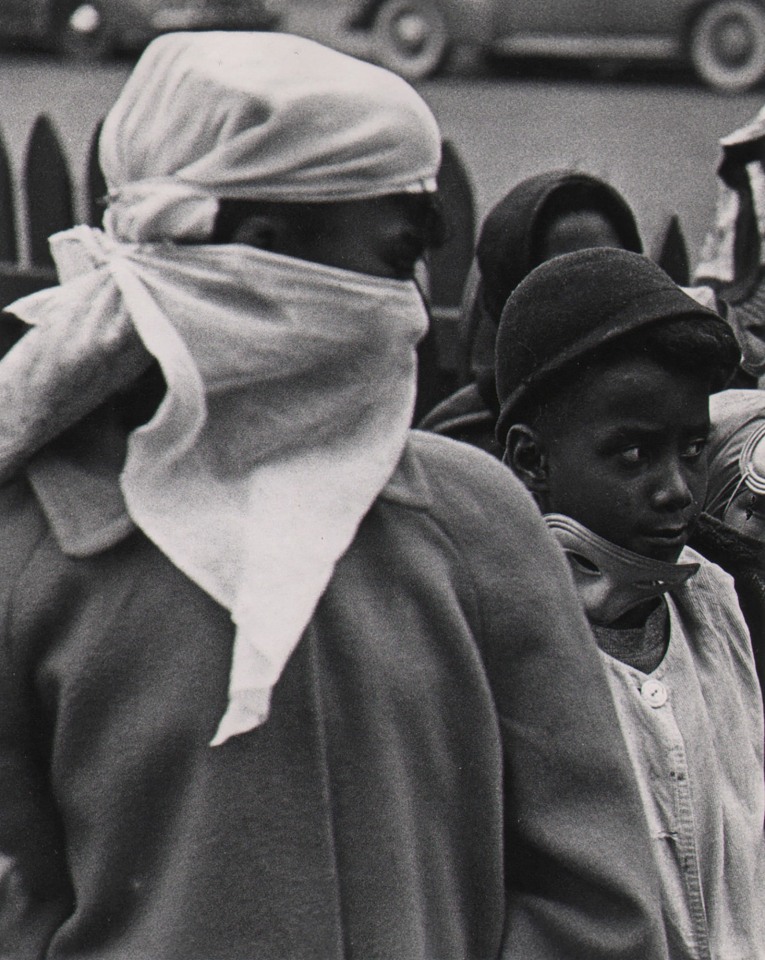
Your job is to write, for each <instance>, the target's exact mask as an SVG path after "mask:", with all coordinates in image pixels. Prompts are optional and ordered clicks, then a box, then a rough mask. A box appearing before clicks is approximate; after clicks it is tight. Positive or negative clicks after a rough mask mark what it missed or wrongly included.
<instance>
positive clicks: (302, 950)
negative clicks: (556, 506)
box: [0, 434, 662, 960]
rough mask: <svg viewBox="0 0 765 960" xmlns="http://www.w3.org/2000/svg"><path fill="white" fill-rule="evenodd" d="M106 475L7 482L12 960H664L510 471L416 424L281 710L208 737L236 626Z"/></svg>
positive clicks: (607, 753) (615, 744)
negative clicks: (165, 551)
mask: <svg viewBox="0 0 765 960" xmlns="http://www.w3.org/2000/svg"><path fill="white" fill-rule="evenodd" d="M97 479H98V478H96V477H88V476H82V477H81V478H80V479H79V480H78V481H77V482H76V483H75V484H73V485H71V486H69V487H68V488H67V487H66V484H64V483H63V482H62V483H61V484H60V485H58V486H57V487H55V488H52V489H51V490H49V491H48V494H47V495H43V494H41V493H39V491H38V495H35V494H34V493H33V492H32V490H31V488H30V486H29V485H28V483H27V482H26V480H19V481H17V482H13V483H11V484H9V485H6V486H5V487H3V488H0V514H1V515H2V523H0V610H1V613H2V624H3V633H2V638H1V641H2V646H0V657H1V662H0V864H2V867H0V876H1V877H2V889H1V890H0V957H2V958H4V960H8V958H11V960H32V958H34V960H41V958H46V960H96V958H97V960H341V958H344V960H345V958H356V960H468V958H476V960H478V958H481V960H483V958H492V957H497V956H499V955H500V952H501V950H502V944H503V941H504V940H505V938H507V942H508V944H509V946H507V948H506V949H507V953H506V954H505V955H506V956H511V957H516V958H519V960H520V958H522V960H541V958H546V960H553V958H554V960H562V958H572V960H573V958H582V960H584V958H587V960H599V958H602V960H606V958H608V960H626V958H632V960H646V958H654V957H660V956H661V955H662V947H661V940H662V934H661V931H660V929H659V926H660V925H659V921H658V919H657V918H654V916H653V911H654V910H655V909H656V906H655V901H654V890H653V887H652V879H651V876H650V870H651V868H650V862H649V860H648V856H649V851H648V850H647V847H646V844H645V843H644V840H643V832H644V829H645V828H644V826H643V821H642V817H641V813H640V805H639V800H638V797H637V793H636V790H635V788H634V786H633V785H632V777H631V773H630V766H629V761H628V758H627V755H626V752H625V750H624V747H623V743H622V741H621V739H620V736H619V734H618V733H617V731H618V724H617V721H616V717H615V713H614V708H613V705H612V701H611V699H610V695H609V692H608V687H607V683H606V679H605V676H604V674H603V671H602V669H601V667H600V665H599V661H598V654H597V651H596V649H595V646H594V641H592V639H591V636H590V635H589V633H588V631H587V628H586V626H585V624H584V621H583V619H582V617H581V614H580V613H579V610H578V604H577V601H576V600H575V598H574V594H573V590H572V586H571V584H570V582H569V579H568V572H567V569H566V567H565V564H564V561H563V559H562V557H561V555H560V554H559V553H558V552H557V550H556V548H555V547H554V545H553V544H552V543H551V540H550V538H549V536H548V535H547V532H546V530H545V528H544V524H543V522H542V520H541V518H540V517H539V515H538V513H537V511H536V509H535V507H534V506H533V504H532V502H531V500H530V498H529V497H528V495H527V494H526V493H525V491H523V490H522V489H521V487H520V485H519V484H518V482H517V481H515V480H514V479H513V477H512V475H511V473H510V471H509V470H506V469H505V468H503V467H501V466H500V465H499V464H496V463H495V462H493V461H492V460H491V459H490V458H489V457H487V456H485V455H484V454H481V453H479V452H478V451H474V450H471V449H469V448H467V447H465V446H463V445H459V444H455V443H453V442H451V441H448V440H443V439H442V438H439V437H432V436H428V435H425V434H413V435H412V437H411V439H410V441H409V443H408V446H407V450H406V453H405V455H404V457H403V460H402V462H401V465H400V467H399V469H398V471H397V473H396V474H395V476H394V478H393V479H392V481H391V483H390V484H389V485H388V487H387V488H386V489H385V491H384V492H383V493H382V495H381V496H380V497H379V499H378V501H377V502H376V503H375V505H374V506H373V508H372V510H371V511H370V513H369V514H368V516H367V517H366V519H365V520H364V521H363V523H362V525H361V528H360V529H359V531H358V534H357V536H356V539H355V542H354V543H353V544H352V546H351V548H350V549H349V551H348V553H347V554H346V555H345V556H344V557H343V558H342V559H341V561H340V562H339V564H338V567H337V570H336V572H335V575H334V577H333V579H332V582H331V584H330V586H329V588H328V590H327V592H326V594H325V596H324V597H323V599H322V600H321V602H320V605H319V608H318V610H317V611H316V614H315V616H314V619H313V621H312V623H311V624H310V626H309V627H308V629H307V630H306V632H305V634H304V636H303V638H302V640H301V642H300V644H299V646H298V648H297V650H296V652H295V653H294V655H293V657H292V659H291V660H290V662H289V663H288V665H287V668H286V670H285V672H284V674H283V676H282V678H281V680H280V681H279V683H278V684H277V687H276V689H275V693H274V698H273V709H272V713H271V716H270V718H269V719H268V721H267V722H266V723H265V724H264V725H263V726H261V727H259V728H258V729H256V730H253V731H251V732H249V733H247V734H244V735H242V736H238V737H235V738H233V739H232V740H230V741H229V742H227V743H226V744H224V745H223V746H220V747H216V748H211V747H209V746H208V744H209V741H210V739H211V737H212V736H213V733H214V732H215V729H216V726H217V723H218V721H219V719H220V717H221V715H222V712H223V710H224V707H225V704H226V695H227V683H228V672H229V662H230V655H231V644H232V638H233V630H232V625H231V621H230V619H229V616H228V613H227V612H226V611H225V610H223V609H222V608H221V607H219V606H218V605H217V604H216V603H215V602H214V601H213V600H211V599H210V598H209V597H208V596H207V595H205V594H204V593H203V592H202V591H201V590H199V589H198V588H197V587H196V586H195V585H193V584H192V583H191V582H190V581H189V580H187V579H186V578H185V577H184V576H183V575H182V574H181V573H180V572H179V571H178V570H177V569H175V568H174V567H173V566H172V565H171V564H170V563H169V562H168V560H167V559H166V558H165V557H164V556H163V555H162V554H161V553H160V552H159V551H158V550H157V549H156V548H155V547H154V546H153V545H152V544H151V543H150V542H149V541H148V540H147V539H146V537H144V536H143V535H142V534H141V533H140V532H138V531H133V532H132V533H128V534H127V535H126V536H122V535H121V534H119V533H118V534H117V535H116V536H115V534H114V531H115V530H118V529H119V525H118V524H117V525H115V520H116V519H118V517H117V515H116V513H115V511H116V512H117V513H119V504H115V502H114V500H113V498H112V499H111V500H110V495H109V493H108V490H109V489H110V488H109V487H108V485H106V486H104V485H100V484H99V483H98V482H96V481H97ZM40 497H41V498H42V499H40ZM54 530H55V535H54V532H53V531H54ZM110 531H111V532H110ZM123 532H124V531H123ZM110 540H111V545H110V546H106V547H105V546H104V544H105V542H108V541H110ZM62 547H63V548H65V549H67V548H68V549H69V551H70V553H71V552H72V551H73V550H74V548H76V551H75V552H78V553H79V554H80V555H79V556H69V555H66V554H65V553H64V552H63V550H62ZM503 777H504V780H505V783H504V785H503ZM3 858H4V859H3Z"/></svg>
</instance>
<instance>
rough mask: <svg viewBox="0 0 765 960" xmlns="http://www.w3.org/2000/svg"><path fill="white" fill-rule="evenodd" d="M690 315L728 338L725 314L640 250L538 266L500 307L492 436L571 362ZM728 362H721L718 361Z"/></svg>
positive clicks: (595, 253)
mask: <svg viewBox="0 0 765 960" xmlns="http://www.w3.org/2000/svg"><path fill="white" fill-rule="evenodd" d="M694 317H695V318H703V317H706V318H709V319H712V320H713V321H714V322H715V323H719V324H720V326H721V328H722V330H723V331H724V332H726V333H727V334H729V335H730V338H731V340H733V334H732V332H731V331H730V329H729V327H728V325H727V324H726V322H725V321H724V320H723V319H722V317H720V316H719V315H718V314H717V313H715V312H714V311H712V310H709V309H707V308H706V307H703V306H702V305H701V304H700V303H697V302H696V301H695V300H693V299H692V298H691V297H689V296H688V295H687V294H686V293H684V292H683V291H682V290H681V289H680V287H678V286H677V284H676V283H674V281H673V280H671V279H670V278H669V276H668V275H667V274H666V273H665V272H664V271H663V270H662V269H661V267H659V266H657V265H656V264H655V263H654V262H653V261H652V260H649V259H648V257H645V256H643V255H642V254H638V253H632V252H630V251H627V250H619V249H616V248H611V247H598V248H592V249H588V250H579V251H577V252H576V253H568V254H565V255H564V256H561V257H556V258H555V259H554V260H549V261H548V262H547V263H543V264H542V265H541V266H539V267H537V268H536V269H535V270H533V271H532V272H531V273H530V274H529V275H528V277H526V279H525V280H523V282H522V283H521V284H520V285H519V286H518V287H516V289H515V291H514V292H513V294H512V295H511V297H510V298H509V300H508V301H507V303H506V304H505V308H504V310H503V311H502V318H501V320H500V325H499V333H498V336H497V393H498V395H499V401H500V415H499V420H498V422H497V438H498V439H499V440H500V442H501V443H502V444H504V441H505V437H506V435H507V431H508V430H509V428H510V427H511V426H512V423H513V419H512V418H513V414H514V411H515V409H516V408H517V406H518V404H519V402H520V401H521V400H523V399H525V398H527V397H528V395H529V393H530V392H531V391H536V389H537V388H538V387H539V386H540V385H542V384H544V383H546V382H548V381H550V380H551V379H552V378H553V377H554V376H555V374H556V373H559V372H560V371H561V370H562V369H563V368H564V367H568V366H569V364H571V363H572V361H575V360H580V359H582V358H583V357H584V356H586V355H588V354H591V353H593V351H595V350H596V349H598V348H600V347H601V346H603V345H604V344H606V343H610V342H612V341H614V340H616V339H618V338H619V337H621V336H624V335H625V334H626V333H629V332H631V331H633V330H637V329H639V328H641V327H646V326H648V325H649V324H652V323H656V322H657V321H660V320H669V319H679V318H694ZM726 362H727V360H725V361H724V360H722V359H721V366H722V365H724V364H725V363H726ZM728 373H732V369H731V370H730V371H728Z"/></svg>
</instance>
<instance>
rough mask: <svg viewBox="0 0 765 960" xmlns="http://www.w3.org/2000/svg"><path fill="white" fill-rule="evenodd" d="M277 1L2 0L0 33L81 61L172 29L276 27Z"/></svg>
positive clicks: (130, 46)
mask: <svg viewBox="0 0 765 960" xmlns="http://www.w3.org/2000/svg"><path fill="white" fill-rule="evenodd" d="M278 21H279V15H278V13H277V12H276V9H275V7H274V6H272V0H0V35H2V36H3V38H19V39H25V40H32V41H35V42H41V43H43V44H45V45H47V46H51V47H53V48H54V49H57V50H59V51H60V52H62V53H64V54H67V55H70V56H74V57H78V58H81V59H97V58H99V57H104V56H106V55H107V54H109V53H111V52H112V51H113V50H115V49H123V50H138V49H140V48H141V47H143V46H144V45H145V44H146V43H148V42H149V40H151V39H152V38H153V37H155V36H157V35H158V34H160V33H164V32H166V31H170V30H204V29H229V30H237V29H249V30H265V29H272V28H273V27H275V26H276V24H277V23H278Z"/></svg>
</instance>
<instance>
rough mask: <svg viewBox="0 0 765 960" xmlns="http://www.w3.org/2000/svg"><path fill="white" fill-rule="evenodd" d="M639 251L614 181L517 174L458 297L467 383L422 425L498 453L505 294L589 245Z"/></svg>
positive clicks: (568, 173) (563, 173)
mask: <svg viewBox="0 0 765 960" xmlns="http://www.w3.org/2000/svg"><path fill="white" fill-rule="evenodd" d="M598 246H613V247H621V248H623V249H625V250H632V251H633V252H635V253H641V252H642V249H643V248H642V243H641V240H640V234H639V233H638V228H637V224H636V222H635V217H634V214H633V213H632V210H631V209H630V207H629V205H628V204H627V202H626V200H625V199H624V198H623V197H622V196H621V194H619V193H618V191H616V190H615V189H614V188H613V187H612V186H610V185H609V184H608V183H605V182H604V181H603V180H600V179H598V178H597V177H594V176H591V175H589V174H586V173H579V172H576V171H572V170H551V171H548V172H546V173H540V174H537V175H536V176H533V177H529V178H528V179H526V180H522V181H521V182H520V183H519V184H517V185H516V186H515V187H513V189H512V190H510V192H509V193H507V194H506V195H505V197H504V198H503V199H502V200H500V201H499V203H497V204H496V205H495V206H494V207H493V208H492V209H491V211H490V212H489V214H488V215H487V217H486V219H485V220H484V222H483V225H482V227H481V231H480V234H479V237H478V243H477V244H476V253H475V261H474V263H473V267H472V269H471V272H470V274H469V276H468V280H467V283H466V287H465V294H464V297H463V307H462V332H461V369H460V371H459V372H460V376H461V378H462V379H463V382H465V384H466V386H464V387H462V388H461V389H460V390H458V391H457V392H456V393H455V394H453V395H452V396H451V397H448V398H447V399H446V400H444V401H443V402H442V403H440V404H439V405H438V406H437V407H435V408H434V409H433V410H431V411H430V412H429V413H428V414H427V416H426V417H424V418H423V420H422V421H421V423H420V424H419V426H420V428H421V429H423V430H432V431H433V432H435V433H440V434H443V435H445V436H450V437H454V438H455V439H458V440H464V441H466V442H468V443H471V444H473V445H475V446H478V447H482V448H483V449H486V450H488V451H490V452H491V453H494V454H495V455H496V456H499V457H501V456H502V452H503V451H502V450H501V449H500V447H499V445H498V444H497V443H496V441H495V439H494V425H495V423H496V420H497V416H498V415H499V403H498V401H497V391H496V386H495V383H494V343H495V340H496V337H497V328H498V327H499V318H500V316H501V314H502V308H503V307H504V305H505V302H506V300H507V298H508V297H509V296H510V294H511V293H512V292H513V290H514V289H515V288H516V287H517V286H518V284H519V283H520V282H521V280H523V278H524V277H525V276H526V275H527V274H529V273H531V271H532V270H533V269H534V268H535V267H537V266H539V264H541V263H544V262H545V261H546V260H550V259H552V257H555V256H559V255H560V254H563V253H571V252H573V251H574V250H580V249H584V248H586V247H598Z"/></svg>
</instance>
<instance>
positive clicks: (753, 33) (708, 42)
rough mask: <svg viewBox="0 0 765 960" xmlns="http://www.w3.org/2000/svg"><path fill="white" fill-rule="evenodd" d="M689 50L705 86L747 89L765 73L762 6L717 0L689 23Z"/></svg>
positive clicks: (741, 0)
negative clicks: (691, 24) (690, 24)
mask: <svg viewBox="0 0 765 960" xmlns="http://www.w3.org/2000/svg"><path fill="white" fill-rule="evenodd" d="M689 52H690V58H691V63H692V64H693V67H694V69H695V71H696V74H697V75H698V77H699V79H701V80H702V81H703V82H704V83H706V84H707V86H710V87H712V88H713V89H714V90H722V91H725V92H727V93H739V92H742V91H744V90H749V89H750V88H751V87H753V86H755V84H757V83H759V82H760V80H762V78H763V76H765V9H763V7H761V6H760V4H759V3H756V2H755V0H717V2H716V3H712V4H710V5H709V6H708V7H706V8H705V9H704V10H702V12H701V13H700V14H699V16H698V17H697V18H696V20H695V22H694V24H693V26H692V27H691V32H690V37H689Z"/></svg>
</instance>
